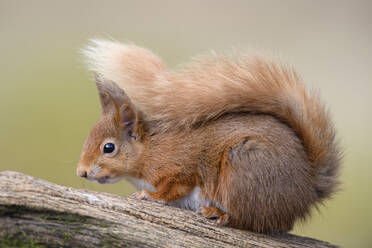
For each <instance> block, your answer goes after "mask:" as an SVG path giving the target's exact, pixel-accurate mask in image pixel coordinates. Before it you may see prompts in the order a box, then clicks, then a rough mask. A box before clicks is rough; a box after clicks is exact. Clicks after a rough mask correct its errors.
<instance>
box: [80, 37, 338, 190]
mask: <svg viewBox="0 0 372 248" xmlns="http://www.w3.org/2000/svg"><path fill="white" fill-rule="evenodd" d="M85 54H86V55H87V57H88V63H89V64H90V65H91V69H92V70H93V71H95V72H96V73H98V74H101V75H102V76H103V77H104V78H106V79H109V80H112V81H114V82H116V83H117V84H118V85H119V86H120V87H122V88H123V89H124V91H125V92H126V93H127V95H128V96H129V97H130V98H131V99H132V101H133V102H134V104H135V105H136V106H137V107H138V108H139V109H141V110H142V111H143V112H144V114H145V116H146V118H147V119H148V120H150V121H155V122H157V124H158V126H159V127H160V128H161V129H162V130H169V129H174V128H185V127H191V126H193V125H201V124H203V123H205V122H208V121H210V120H213V119H216V118H218V117H220V116H222V115H225V114H228V113H236V112H250V113H263V114H268V115H272V116H274V117H276V118H277V119H279V120H281V121H282V122H284V123H287V124H288V125H289V126H290V127H291V128H292V129H293V130H294V131H295V132H296V133H297V135H298V136H299V137H300V138H301V140H302V142H303V146H304V148H305V150H306V152H307V154H308V159H309V162H310V163H311V166H312V167H313V169H314V171H315V172H316V173H315V174H318V177H317V178H318V187H317V191H319V192H318V195H319V196H320V197H326V196H328V195H329V194H330V193H331V192H333V191H334V189H335V186H336V184H337V183H336V178H337V177H336V174H337V171H338V168H339V163H340V157H341V152H340V149H339V147H338V145H337V142H336V140H335V131H334V127H333V124H332V122H331V120H330V118H329V114H328V111H327V110H326V108H325V107H324V106H323V104H322V103H321V102H320V100H319V97H318V96H317V94H314V93H309V92H307V91H306V89H305V86H304V85H303V83H302V81H301V79H300V78H299V76H298V75H297V74H296V72H295V71H294V70H293V69H292V68H291V67H288V66H285V65H283V64H281V63H276V62H274V61H271V60H268V59H264V58H262V57H260V56H246V55H236V56H218V55H213V56H209V57H200V58H198V59H195V60H194V61H193V62H192V63H191V64H189V65H187V66H185V67H184V68H183V69H181V70H178V71H175V72H169V71H167V69H166V67H165V66H164V64H163V63H162V62H161V60H160V59H159V58H158V57H157V56H155V55H154V54H152V53H151V52H149V51H148V50H145V49H143V48H139V47H136V46H134V45H123V44H119V43H114V42H108V41H94V42H93V45H91V46H89V47H88V48H87V49H86V52H85Z"/></svg>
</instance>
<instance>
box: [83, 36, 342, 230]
mask: <svg viewBox="0 0 372 248" xmlns="http://www.w3.org/2000/svg"><path fill="white" fill-rule="evenodd" d="M84 54H85V55H86V58H87V62H88V65H89V69H90V70H91V71H93V72H94V74H95V75H96V84H97V88H98V93H99V98H100V102H101V106H102V116H101V118H100V120H99V121H98V122H97V123H96V124H95V125H94V127H93V128H92V130H91V132H90V134H89V135H88V137H87V139H86V141H85V144H84V146H83V151H82V154H81V158H80V162H79V164H78V167H77V174H78V176H81V177H85V178H87V179H89V180H96V181H98V182H99V183H113V182H116V181H118V180H120V179H122V178H125V179H127V180H128V181H130V182H131V183H133V184H134V185H135V186H136V187H137V188H138V190H139V192H138V193H137V194H136V196H137V197H139V198H141V199H148V200H154V201H158V202H163V203H164V204H168V205H173V206H177V207H181V208H185V209H191V210H195V211H199V212H200V213H201V214H202V215H203V216H205V217H206V218H211V219H216V221H217V223H219V224H221V225H228V226H231V227H235V228H240V229H247V230H250V231H255V232H261V233H278V232H287V231H290V230H291V229H292V228H293V225H294V222H295V221H296V220H298V219H305V218H306V217H307V216H308V215H309V213H310V209H311V207H312V206H315V207H316V206H317V205H318V204H319V203H321V202H323V200H325V199H326V198H329V197H330V196H331V195H332V194H333V193H334V192H335V191H336V190H337V189H338V185H339V180H338V172H339V167H340V162H341V157H342V152H341V149H340V146H339V144H338V142H337V140H336V137H335V130H334V127H333V124H332V122H331V120H330V117H329V114H328V111H327V110H326V109H325V107H324V105H323V104H322V103H321V101H320V100H319V97H318V95H316V94H314V93H312V92H308V91H307V90H306V89H305V86H304V84H303V83H302V80H301V79H300V77H299V76H298V74H297V73H296V72H295V71H294V69H293V68H292V67H290V66H287V65H284V64H282V63H279V62H275V61H274V60H272V59H265V58H263V57H262V56H257V55H255V56H250V55H246V54H238V53H237V54H234V56H226V55H217V54H215V53H213V54H211V56H202V57H197V58H195V59H193V61H192V62H191V63H189V64H186V65H185V66H183V67H182V68H180V69H177V70H173V71H172V70H168V69H167V68H166V66H165V65H164V63H163V62H162V61H161V59H160V58H159V57H158V56H156V55H154V54H153V53H152V52H150V51H148V50H146V49H144V48H141V47H138V46H135V45H133V44H129V45H128V44H121V43H118V42H112V41H105V40H95V41H92V44H90V45H89V46H88V47H87V48H86V49H85V51H84Z"/></svg>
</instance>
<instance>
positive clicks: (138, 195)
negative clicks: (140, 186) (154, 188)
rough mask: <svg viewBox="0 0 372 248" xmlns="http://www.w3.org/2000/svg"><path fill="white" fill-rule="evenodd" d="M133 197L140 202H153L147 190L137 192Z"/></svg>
mask: <svg viewBox="0 0 372 248" xmlns="http://www.w3.org/2000/svg"><path fill="white" fill-rule="evenodd" d="M131 197H134V198H136V199H138V200H151V199H150V197H149V196H148V194H147V193H146V191H145V190H141V191H137V192H135V193H133V194H131Z"/></svg>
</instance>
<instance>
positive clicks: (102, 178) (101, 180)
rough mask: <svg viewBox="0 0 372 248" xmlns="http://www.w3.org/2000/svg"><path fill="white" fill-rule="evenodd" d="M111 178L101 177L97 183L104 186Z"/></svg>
mask: <svg viewBox="0 0 372 248" xmlns="http://www.w3.org/2000/svg"><path fill="white" fill-rule="evenodd" d="M109 179H110V177H109V176H104V177H100V178H98V179H97V182H98V183H101V184H104V183H108V181H109Z"/></svg>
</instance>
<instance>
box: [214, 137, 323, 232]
mask: <svg viewBox="0 0 372 248" xmlns="http://www.w3.org/2000/svg"><path fill="white" fill-rule="evenodd" d="M283 142H285V141H282V142H278V141H277V140H276V141H275V142H271V141H270V140H260V138H259V137H257V138H256V139H255V138H243V139H242V140H240V141H239V142H236V143H235V144H233V145H232V146H231V147H228V148H227V149H226V150H225V153H224V156H223V158H222V164H221V170H220V176H219V186H218V198H219V201H220V203H221V205H222V206H224V208H225V209H226V212H227V213H228V214H230V225H231V226H233V227H237V228H243V229H248V230H251V231H255V232H264V233H275V232H286V231H289V230H291V229H292V228H293V225H294V222H295V220H296V219H298V218H300V219H304V218H305V217H306V216H307V214H308V213H309V210H310V206H311V204H312V203H313V202H314V201H315V200H316V192H315V190H314V188H313V185H312V180H311V171H310V170H309V164H308V162H307V161H306V160H304V158H303V156H302V155H301V153H299V152H298V147H297V146H295V145H291V144H288V143H285V144H283Z"/></svg>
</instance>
